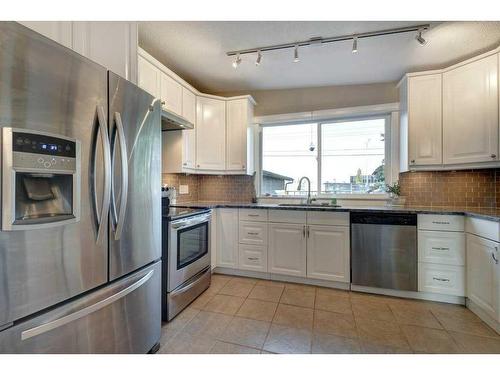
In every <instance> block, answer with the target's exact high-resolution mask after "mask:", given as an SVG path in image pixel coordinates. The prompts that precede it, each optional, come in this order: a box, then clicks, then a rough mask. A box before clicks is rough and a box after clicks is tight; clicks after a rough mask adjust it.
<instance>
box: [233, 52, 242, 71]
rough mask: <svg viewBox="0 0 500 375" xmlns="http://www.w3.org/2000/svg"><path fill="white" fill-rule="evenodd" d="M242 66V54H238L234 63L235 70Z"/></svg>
mask: <svg viewBox="0 0 500 375" xmlns="http://www.w3.org/2000/svg"><path fill="white" fill-rule="evenodd" d="M240 64H241V57H240V54H239V53H238V54H237V55H236V58H235V59H234V61H233V68H234V69H236V68H237V67H238V65H240Z"/></svg>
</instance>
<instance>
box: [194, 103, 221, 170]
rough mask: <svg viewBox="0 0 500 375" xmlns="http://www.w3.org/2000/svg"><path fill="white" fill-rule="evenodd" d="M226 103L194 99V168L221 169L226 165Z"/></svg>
mask: <svg viewBox="0 0 500 375" xmlns="http://www.w3.org/2000/svg"><path fill="white" fill-rule="evenodd" d="M225 155H226V103H225V102H224V101H223V100H218V99H211V98H205V97H198V98H197V99H196V168H197V169H206V170H220V171H223V170H224V169H225V167H226V161H225V159H226V157H225Z"/></svg>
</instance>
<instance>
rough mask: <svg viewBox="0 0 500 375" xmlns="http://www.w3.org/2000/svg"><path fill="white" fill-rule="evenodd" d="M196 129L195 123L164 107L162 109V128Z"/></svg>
mask: <svg viewBox="0 0 500 375" xmlns="http://www.w3.org/2000/svg"><path fill="white" fill-rule="evenodd" d="M184 129H194V124H192V123H191V122H189V120H188V119H186V118H185V117H182V116H180V115H177V114H175V113H172V112H170V111H167V110H165V109H163V110H162V111H161V130H162V131H169V130H184Z"/></svg>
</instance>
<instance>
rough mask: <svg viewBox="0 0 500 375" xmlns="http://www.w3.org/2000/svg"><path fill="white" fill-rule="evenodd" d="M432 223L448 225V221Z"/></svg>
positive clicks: (434, 222)
mask: <svg viewBox="0 0 500 375" xmlns="http://www.w3.org/2000/svg"><path fill="white" fill-rule="evenodd" d="M432 224H444V225H449V224H450V222H449V221H433V222H432Z"/></svg>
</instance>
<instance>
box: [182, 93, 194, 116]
mask: <svg viewBox="0 0 500 375" xmlns="http://www.w3.org/2000/svg"><path fill="white" fill-rule="evenodd" d="M182 116H183V117H184V118H186V119H188V120H189V122H191V123H192V124H194V123H195V122H196V95H195V94H193V93H192V92H191V91H190V90H188V89H187V88H185V87H182Z"/></svg>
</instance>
